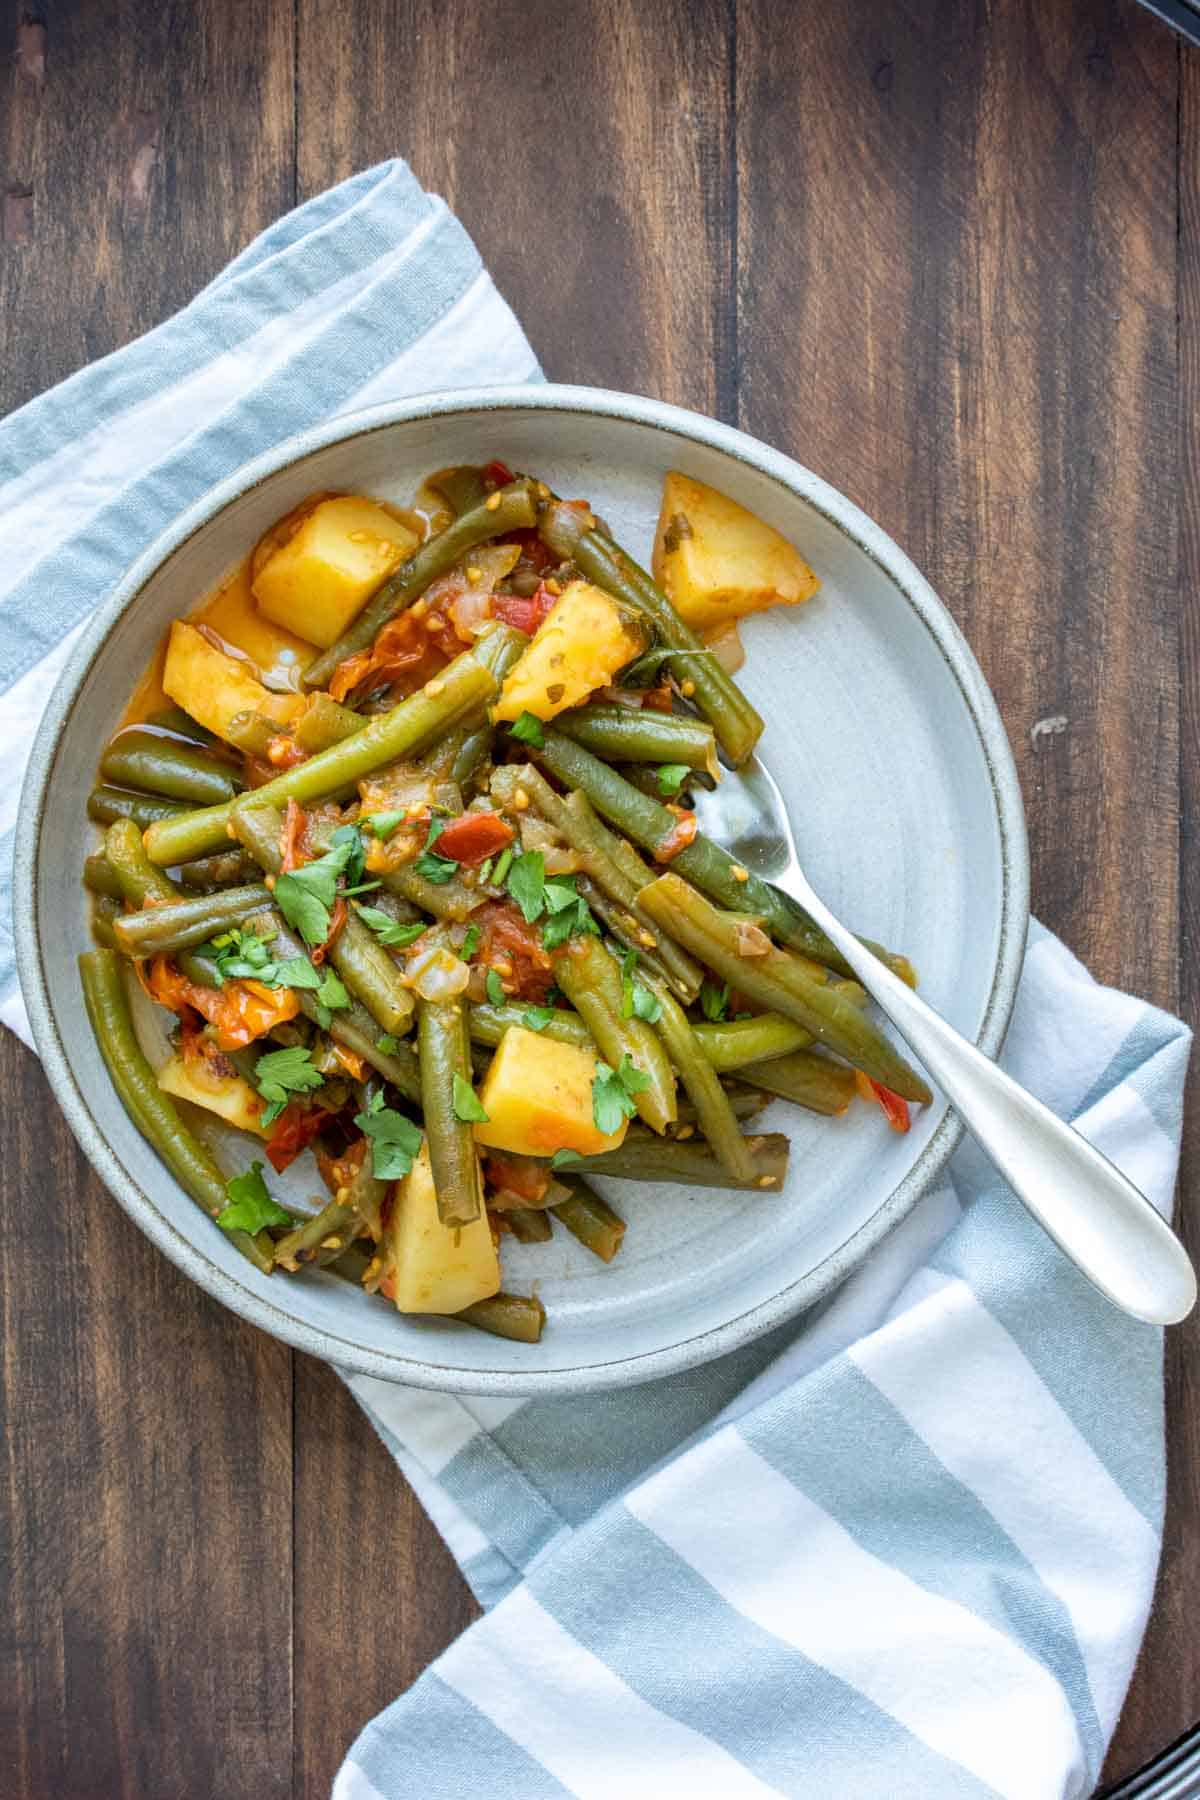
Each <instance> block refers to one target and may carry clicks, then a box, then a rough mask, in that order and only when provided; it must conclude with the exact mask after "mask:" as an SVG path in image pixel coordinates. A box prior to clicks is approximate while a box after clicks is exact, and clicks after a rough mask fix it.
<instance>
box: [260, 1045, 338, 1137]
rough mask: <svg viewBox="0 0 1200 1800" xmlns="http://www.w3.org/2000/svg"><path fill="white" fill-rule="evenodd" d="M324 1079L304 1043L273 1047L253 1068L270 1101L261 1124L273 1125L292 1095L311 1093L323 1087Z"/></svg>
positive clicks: (266, 1098) (261, 1087) (261, 1091)
mask: <svg viewBox="0 0 1200 1800" xmlns="http://www.w3.org/2000/svg"><path fill="white" fill-rule="evenodd" d="M322 1079H323V1077H322V1076H321V1074H320V1072H319V1070H317V1069H314V1068H313V1062H312V1056H311V1054H310V1053H309V1051H307V1050H306V1049H305V1048H304V1046H303V1045H302V1044H289V1045H288V1047H287V1048H286V1049H285V1050H270V1051H268V1052H267V1054H266V1055H265V1056H260V1057H259V1059H258V1062H257V1063H256V1064H255V1067H254V1084H255V1086H256V1087H257V1089H258V1091H259V1093H260V1094H261V1095H262V1097H263V1099H264V1100H265V1101H267V1103H268V1104H267V1110H266V1111H265V1112H264V1113H263V1115H262V1120H261V1123H262V1124H264V1125H270V1124H272V1123H273V1122H274V1120H276V1119H277V1118H278V1117H279V1115H280V1113H281V1112H282V1111H283V1109H284V1107H285V1106H286V1105H287V1103H288V1100H289V1098H290V1097H291V1095H292V1094H308V1093H311V1092H312V1090H313V1088H319V1087H320V1086H321V1083H322Z"/></svg>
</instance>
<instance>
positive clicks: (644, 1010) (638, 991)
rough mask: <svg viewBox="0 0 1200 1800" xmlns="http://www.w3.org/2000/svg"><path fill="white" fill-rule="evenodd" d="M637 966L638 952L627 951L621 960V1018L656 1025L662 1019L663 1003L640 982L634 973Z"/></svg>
mask: <svg viewBox="0 0 1200 1800" xmlns="http://www.w3.org/2000/svg"><path fill="white" fill-rule="evenodd" d="M637 965H638V954H637V951H636V950H627V951H626V952H625V954H624V956H623V957H622V958H621V1017H622V1018H623V1019H645V1021H646V1023H647V1024H648V1025H654V1024H656V1023H657V1021H658V1020H659V1019H661V1018H662V1001H661V1000H660V999H659V997H658V995H657V994H653V993H651V991H650V989H649V988H648V987H646V986H645V984H644V983H643V982H640V981H638V979H637V978H636V975H635V973H634V971H635V970H636V968H637Z"/></svg>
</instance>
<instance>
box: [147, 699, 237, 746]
mask: <svg viewBox="0 0 1200 1800" xmlns="http://www.w3.org/2000/svg"><path fill="white" fill-rule="evenodd" d="M146 723H147V725H156V726H157V727H158V729H159V730H160V731H169V732H172V733H173V734H174V736H175V737H181V738H187V740H188V742H189V743H192V744H202V745H203V746H204V748H205V749H206V750H211V749H213V748H214V746H215V745H217V744H219V743H220V742H221V740H220V738H219V737H218V736H217V735H216V733H215V732H213V731H210V730H209V729H208V727H207V726H206V725H199V724H197V722H196V720H195V719H193V718H192V716H191V714H190V713H185V712H184V710H183V708H182V706H164V707H162V708H161V709H160V710H159V711H158V712H155V713H151V714H150V717H149V718H148V719H147V720H146Z"/></svg>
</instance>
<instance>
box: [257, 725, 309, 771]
mask: <svg viewBox="0 0 1200 1800" xmlns="http://www.w3.org/2000/svg"><path fill="white" fill-rule="evenodd" d="M266 760H267V761H268V762H269V763H270V765H271V767H272V768H273V769H295V768H297V767H298V766H299V764H300V763H302V762H307V761H308V751H307V750H305V749H304V748H303V746H302V745H300V744H298V743H297V742H296V740H295V738H292V737H288V735H287V733H286V732H282V731H281V732H279V733H278V735H277V736H275V737H273V738H272V739H271V740H270V742H269V743H268V745H267V757H266Z"/></svg>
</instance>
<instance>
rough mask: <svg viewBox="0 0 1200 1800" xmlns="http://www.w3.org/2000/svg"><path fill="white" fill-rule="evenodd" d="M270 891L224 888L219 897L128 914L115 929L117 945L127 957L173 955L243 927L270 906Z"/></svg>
mask: <svg viewBox="0 0 1200 1800" xmlns="http://www.w3.org/2000/svg"><path fill="white" fill-rule="evenodd" d="M270 904H271V895H270V891H269V890H268V889H267V888H265V887H263V885H262V883H261V882H256V883H255V884H254V885H253V886H250V887H240V888H227V889H226V890H225V891H224V892H223V893H220V894H197V895H194V896H193V897H191V898H189V899H187V900H171V901H168V902H166V903H165V904H164V905H162V906H148V907H145V908H143V910H142V911H141V912H134V913H127V914H126V915H125V917H124V918H123V919H119V920H118V921H117V924H116V926H115V931H116V937H117V943H118V945H119V946H120V948H121V949H122V950H123V951H124V952H125V954H126V956H133V957H147V956H172V955H174V953H175V951H176V950H189V949H190V948H191V946H192V945H193V944H202V943H204V942H205V940H206V939H208V938H210V937H215V936H216V935H217V933H218V932H222V931H229V930H230V929H231V928H232V927H233V926H235V925H241V924H244V923H245V921H246V920H247V919H248V918H249V917H250V916H251V914H252V913H256V912H261V911H262V909H263V907H264V906H270Z"/></svg>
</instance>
